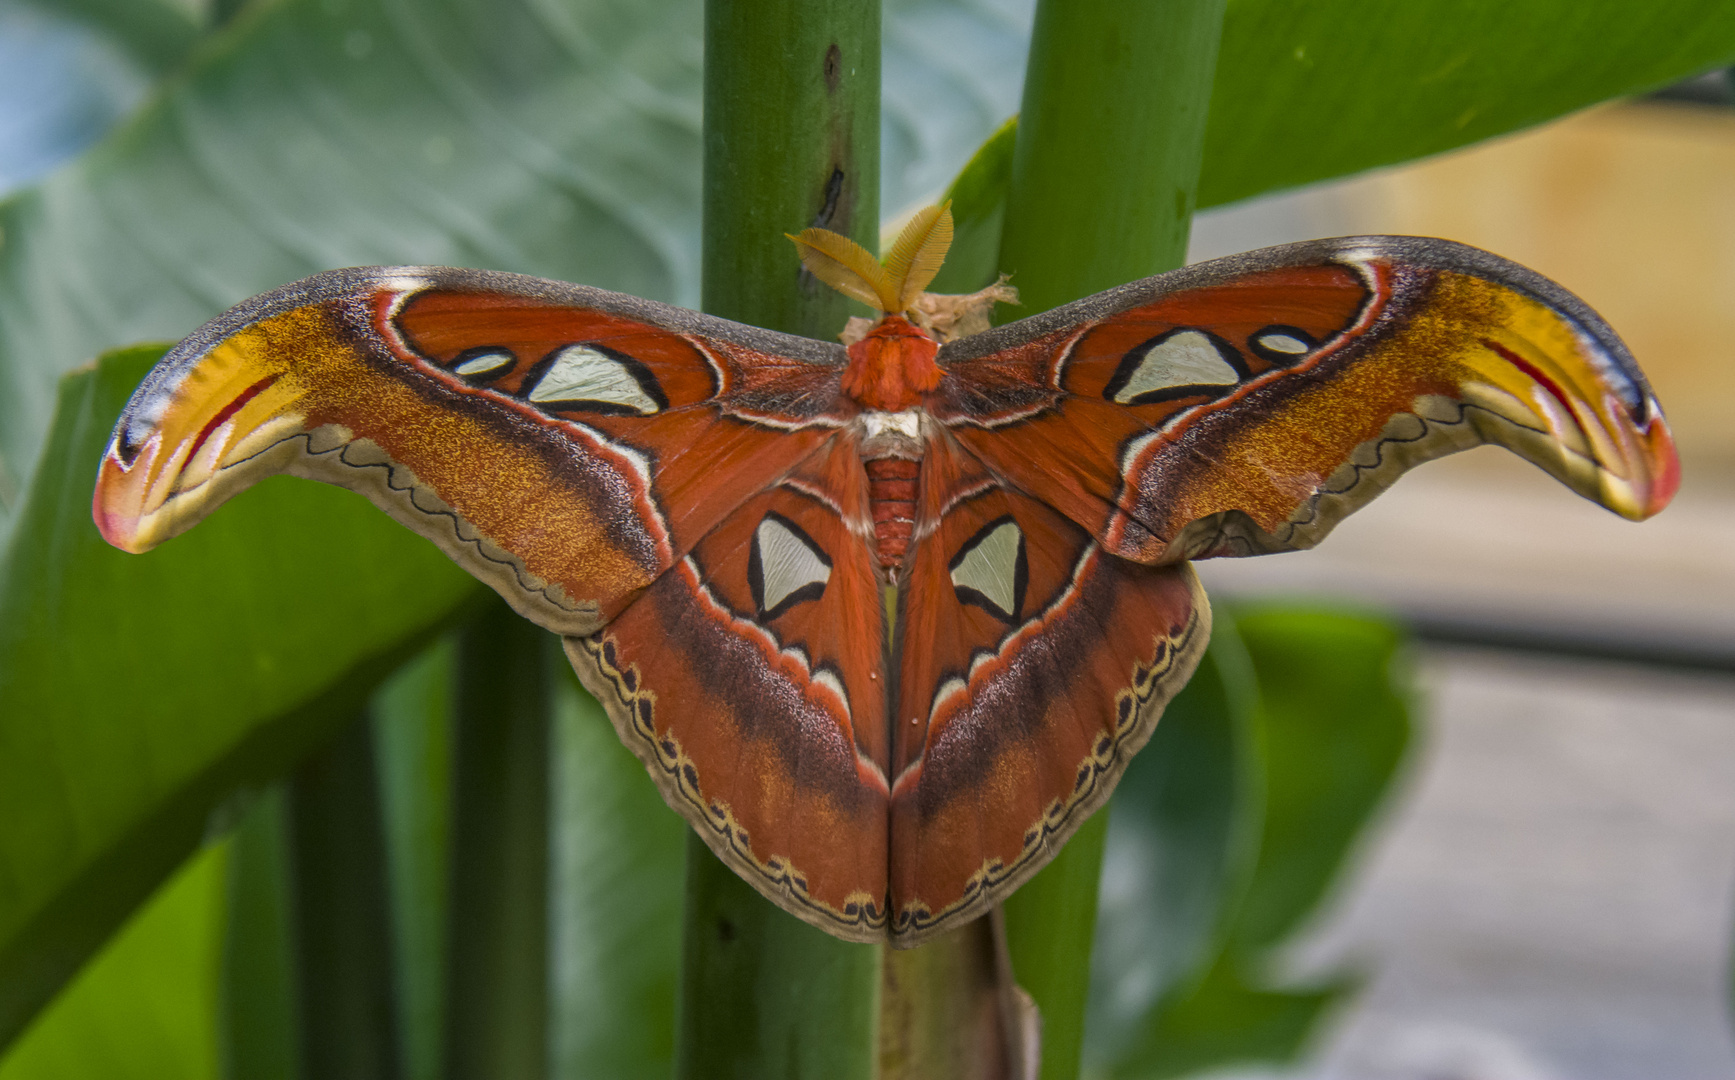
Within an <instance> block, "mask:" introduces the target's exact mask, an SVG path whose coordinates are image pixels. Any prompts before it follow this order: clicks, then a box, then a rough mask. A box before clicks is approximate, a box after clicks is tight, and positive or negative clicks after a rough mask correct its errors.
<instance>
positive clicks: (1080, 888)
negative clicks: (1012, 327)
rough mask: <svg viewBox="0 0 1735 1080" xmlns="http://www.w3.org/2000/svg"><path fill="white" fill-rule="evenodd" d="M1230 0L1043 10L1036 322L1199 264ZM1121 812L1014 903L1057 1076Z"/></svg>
mask: <svg viewBox="0 0 1735 1080" xmlns="http://www.w3.org/2000/svg"><path fill="white" fill-rule="evenodd" d="M1223 5H1224V0H1151V2H1148V3H1140V4H1127V3H1124V2H1121V0H1042V2H1041V3H1040V4H1039V5H1038V7H1037V12H1036V25H1035V29H1034V31H1033V33H1032V35H1031V41H1030V61H1029V66H1028V68H1027V70H1026V73H1025V79H1024V105H1023V112H1022V114H1021V118H1020V120H1019V130H1018V136H1017V145H1016V148H1015V149H1014V151H1013V162H1012V186H1011V189H1010V191H1009V193H1008V196H1007V205H1006V220H1005V224H1004V225H1003V228H1002V233H1001V247H1000V268H1001V269H1002V270H1004V271H1007V272H1010V273H1011V274H1012V275H1013V281H1014V283H1015V284H1016V285H1017V286H1018V290H1019V293H1020V295H1021V298H1022V299H1023V302H1024V306H1023V307H1022V308H1020V309H1017V311H1016V312H1015V314H1016V315H1017V316H1023V315H1029V314H1032V313H1034V312H1038V311H1044V310H1047V309H1048V308H1051V307H1055V306H1058V305H1060V304H1064V303H1067V302H1068V301H1071V300H1076V299H1078V298H1079V297H1081V296H1088V295H1090V294H1091V293H1094V292H1099V291H1101V290H1103V289H1106V288H1110V287H1112V286H1115V285H1119V284H1121V283H1123V282H1126V281H1131V280H1133V279H1135V278H1140V277H1145V276H1147V275H1150V274H1154V273H1158V272H1160V271H1163V270H1168V269H1172V268H1174V267H1176V266H1179V265H1181V263H1182V262H1183V261H1184V259H1185V258H1186V248H1187V231H1188V227H1189V225H1190V223H1191V218H1192V211H1193V206H1194V203H1195V193H1196V191H1197V188H1198V177H1199V159H1200V150H1201V148H1202V146H1203V144H1204V134H1205V117H1206V113H1207V109H1208V105H1209V103H1210V94H1211V79H1212V75H1213V73H1214V71H1215V68H1216V59H1217V42H1218V37H1219V35H1220V33H1221V30H1222V24H1223ZM1106 828H1107V814H1106V812H1100V813H1099V814H1098V815H1097V817H1096V819H1095V820H1094V821H1092V822H1089V823H1087V824H1086V825H1085V826H1084V827H1083V828H1082V829H1080V830H1079V832H1078V833H1077V834H1076V835H1074V837H1073V838H1072V841H1071V842H1070V843H1069V844H1068V846H1067V848H1066V850H1065V851H1063V852H1062V853H1061V855H1060V857H1059V858H1057V859H1055V861H1054V862H1053V863H1052V864H1051V865H1050V866H1049V867H1048V868H1046V869H1045V870H1043V871H1042V873H1040V874H1039V875H1037V877H1036V878H1034V879H1033V880H1032V881H1030V882H1029V883H1028V884H1026V885H1025V886H1024V888H1023V889H1021V890H1020V891H1019V892H1017V893H1016V894H1014V895H1013V896H1012V898H1011V899H1010V900H1008V901H1007V902H1006V909H1005V910H1006V928H1007V944H1008V946H1009V948H1010V949H1011V952H1012V966H1013V971H1014V973H1015V974H1016V976H1017V978H1018V982H1019V984H1020V985H1022V986H1023V987H1024V988H1025V989H1026V990H1028V991H1029V992H1030V994H1031V996H1033V997H1034V998H1035V999H1036V1002H1037V1005H1038V1007H1039V1008H1040V1009H1041V1010H1042V1021H1043V1023H1042V1036H1043V1054H1042V1077H1043V1080H1069V1078H1071V1077H1075V1076H1077V1075H1078V1068H1079V1054H1080V1051H1081V1049H1082V1046H1083V1039H1084V1009H1085V998H1086V994H1087V992H1088V988H1089V984H1090V945H1091V936H1092V933H1093V932H1094V929H1095V922H1096V891H1097V880H1098V878H1099V877H1100V875H1101V864H1102V845H1103V837H1104V835H1105V830H1106Z"/></svg>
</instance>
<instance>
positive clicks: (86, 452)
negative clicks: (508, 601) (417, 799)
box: [0, 349, 479, 1041]
mask: <svg viewBox="0 0 1735 1080" xmlns="http://www.w3.org/2000/svg"><path fill="white" fill-rule="evenodd" d="M158 351H159V350H153V349H141V350H134V351H131V352H127V353H122V354H117V355H113V356H109V357H106V358H104V360H103V361H102V362H101V364H100V365H99V366H97V367H96V368H93V369H87V370H84V371H81V372H79V373H77V374H75V375H72V376H69V377H68V378H67V379H66V380H65V382H64V384H63V387H62V393H61V399H60V405H59V408H58V410H57V414H56V415H57V419H56V423H55V426H54V432H53V438H52V440H51V443H50V452H49V454H48V456H47V458H46V459H45V460H46V462H47V467H46V468H45V469H44V470H43V473H42V476H41V478H40V481H39V483H38V484H37V485H36V487H35V489H34V491H33V493H32V496H31V499H30V501H29V502H28V503H27V505H26V507H25V510H24V513H23V514H22V515H21V518H20V522H19V528H18V530H17V531H16V532H15V534H14V536H13V538H12V544H11V547H10V549H9V550H8V551H7V556H6V559H5V561H4V562H3V563H0V701H3V702H5V708H4V709H0V1041H3V1040H5V1039H8V1038H10V1037H11V1036H12V1035H13V1034H14V1033H16V1032H17V1030H18V1029H19V1028H20V1027H21V1026H22V1024H23V1023H24V1022H25V1021H26V1020H28V1019H29V1017H30V1015H31V1014H32V1013H33V1012H34V1011H35V1009H36V1008H37V1007H38V1006H40V1005H41V1004H42V1003H43V1002H44V1001H45V1000H47V998H48V996H49V995H50V994H52V993H53V992H54V990H55V989H56V988H57V987H58V986H59V985H60V983H61V982H62V981H63V980H64V979H66V978H67V977H68V976H69V975H70V974H71V973H72V972H73V971H74V970H75V969H76V968H77V967H78V965H79V964H80V963H81V962H82V961H83V959H84V958H85V957H86V956H87V955H88V954H89V953H90V952H91V950H93V949H94V948H95V947H96V946H97V945H98V944H100V943H101V941H102V940H103V939H104V938H105V937H106V936H107V935H108V933H109V932H110V931H111V930H112V929H113V928H114V927H115V926H116V925H118V923H119V922H120V921H121V919H123V918H124V917H125V916H126V914H127V913H128V912H129V911H130V910H131V909H132V908H133V906H134V905H135V904H137V903H138V902H139V901H140V900H141V899H143V897H144V896H146V895H147V894H148V893H149V892H150V890H151V889H153V888H154V887H155V886H156V884H157V883H158V882H159V881H160V880H161V879H162V878H163V876H164V875H165V874H167V873H168V872H169V871H170V870H171V869H172V868H173V867H174V866H176V865H177V864H178V863H179V862H180V861H181V859H182V858H183V857H185V855H186V854H187V853H188V852H189V851H191V850H192V849H193V847H194V846H195V845H196V844H197V843H198V841H199V839H200V837H201V836H202V835H203V833H204V831H205V828H206V822H207V819H208V818H209V816H210V814H211V811H212V810H213V808H214V807H216V806H217V805H219V804H220V803H221V802H222V800H224V799H225V798H226V797H228V795H229V793H230V792H231V791H233V790H234V789H235V788H236V787H238V786H242V785H246V784H257V783H262V782H265V781H267V780H269V779H271V778H273V777H275V776H277V775H279V774H281V773H282V772H283V771H284V770H285V769H286V768H288V767H289V766H290V765H292V764H293V763H294V762H295V761H296V760H297V759H298V758H299V756H300V755H301V754H302V753H303V752H305V750H306V749H307V748H309V747H311V746H313V745H316V744H317V743H318V741H319V740H320V739H321V738H322V737H323V736H325V735H326V734H328V733H329V732H330V731H331V730H332V724H333V722H334V720H335V718H338V717H341V716H342V715H344V713H345V710H346V709H348V710H351V711H353V708H354V706H355V704H356V703H357V702H359V701H360V700H361V697H362V695H364V694H365V693H366V692H367V691H368V689H369V688H370V687H371V685H372V683H373V682H375V681H376V680H377V679H378V678H379V677H380V676H381V675H382V674H383V673H385V672H388V671H390V670H391V667H392V666H393V665H394V664H395V663H396V661H397V660H398V659H399V658H400V657H401V656H402V655H403V654H404V652H405V650H406V649H407V648H409V647H410V646H412V645H413V644H414V643H415V640H416V635H418V634H420V633H425V632H426V631H427V630H428V629H429V628H433V627H437V626H438V625H439V624H440V623H441V622H442V621H443V620H447V619H449V618H451V617H452V616H453V615H454V614H455V613H456V612H457V611H458V610H459V609H460V607H461V606H462V605H463V604H464V603H465V602H466V601H467V600H469V599H470V598H471V597H473V596H474V595H475V594H476V592H477V590H478V588H479V586H477V585H475V584H474V582H473V581H472V580H471V579H470V578H469V577H467V576H466V575H464V574H463V573H462V572H460V571H459V570H457V569H456V568H455V567H454V566H453V565H452V564H451V563H449V562H448V561H447V560H446V559H445V557H444V556H443V555H441V554H440V553H439V552H438V551H436V550H435V549H434V548H433V547H431V546H430V545H428V544H425V543H423V542H422V541H420V540H419V539H417V538H415V537H414V536H412V535H411V534H410V533H408V532H407V531H405V530H402V529H398V528H396V527H395V526H391V525H390V524H389V523H388V522H387V521H386V520H385V519H384V517H383V516H382V515H380V514H379V513H378V512H377V511H376V510H374V509H373V508H372V507H371V506H369V505H368V504H367V503H366V502H365V501H363V500H362V499H361V498H359V497H357V496H355V495H351V494H349V493H347V492H343V491H340V490H338V489H336V488H330V487H326V486H324V485H319V484H310V483H307V482H305V481H299V480H293V479H289V478H279V479H277V480H273V481H270V482H267V483H266V484H264V485H261V486H260V487H259V488H257V489H255V490H253V491H251V492H249V493H247V494H245V495H242V496H241V497H240V498H238V499H236V500H235V501H234V503H233V504H232V505H231V506H229V507H227V508H226V509H225V510H224V512H223V513H221V514H218V515H217V516H216V517H214V518H213V519H212V520H211V521H210V522H208V523H206V524H205V525H204V526H202V527H201V528H199V529H197V530H195V531H194V532H192V533H190V534H188V535H187V536H185V537H181V538H179V539H177V540H174V541H171V542H170V543H168V544H166V545H164V546H163V547H162V548H161V549H160V550H158V551H156V552H154V553H152V554H151V555H149V556H144V557H140V556H133V555H126V554H123V553H121V552H119V551H116V550H114V549H113V548H110V547H109V546H108V545H107V544H105V543H104V542H103V540H102V538H101V537H100V536H99V535H98V534H97V532H96V527H95V525H94V524H92V522H91V519H90V500H91V490H92V486H93V482H94V479H95V478H94V470H93V463H94V462H95V461H96V460H97V458H98V456H99V455H100V454H101V452H102V448H103V446H104V444H105V443H106V442H107V439H108V432H109V429H110V426H111V425H112V424H113V421H114V417H115V415H116V414H117V413H118V412H119V411H120V406H121V404H122V402H123V401H124V400H125V398H126V396H127V395H128V394H129V393H130V392H131V389H132V387H133V385H134V384H135V383H136V382H137V381H138V379H139V378H140V377H141V376H142V374H143V373H144V371H145V370H146V368H148V366H149V365H150V363H151V362H152V361H153V360H154V359H155V358H156V354H157V352H158Z"/></svg>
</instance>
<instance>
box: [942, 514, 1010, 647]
mask: <svg viewBox="0 0 1735 1080" xmlns="http://www.w3.org/2000/svg"><path fill="white" fill-rule="evenodd" d="M1027 575H1028V570H1027V568H1026V564H1025V560H1024V531H1023V530H1022V529H1020V528H1019V527H1018V524H1017V522H1015V521H1013V520H1012V519H1011V518H1003V519H1002V520H1000V521H998V522H994V523H992V524H990V525H989V526H988V527H987V528H985V529H984V530H983V531H982V532H979V533H977V534H976V535H975V536H974V537H972V538H971V540H970V542H969V543H967V544H965V545H964V548H963V550H962V551H960V552H958V554H957V556H956V557H954V558H953V559H952V587H953V588H954V589H956V590H957V591H958V597H959V599H960V600H963V601H965V602H966V603H970V602H974V603H977V604H980V605H981V606H983V607H986V608H988V609H989V610H990V611H991V612H993V613H994V614H995V615H998V616H999V617H1000V618H1002V619H1005V620H1006V621H1007V622H1011V621H1012V620H1013V619H1014V618H1015V617H1016V616H1017V614H1018V609H1019V607H1020V606H1021V605H1022V601H1023V599H1024V596H1023V593H1024V585H1025V578H1026V576H1027Z"/></svg>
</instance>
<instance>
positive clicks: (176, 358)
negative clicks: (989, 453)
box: [94, 267, 848, 633]
mask: <svg viewBox="0 0 1735 1080" xmlns="http://www.w3.org/2000/svg"><path fill="white" fill-rule="evenodd" d="M840 354H841V350H840V349H837V348H836V347H833V346H827V345H824V344H823V343H819V342H809V341H805V340H804V339H800V338H793V337H788V336H786V335H776V334H768V333H766V332H764V331H757V330H753V329H751V328H748V327H739V326H736V325H735V324H731V323H726V322H724V321H723V320H718V319H708V318H707V317H705V316H700V315H697V314H696V313H693V312H686V311H682V310H681V309H677V308H670V307H667V306H665V305H661V304H653V303H649V302H647V301H642V300H637V299H635V298H632V297H625V296H621V295H619V294H614V293H606V292H603V291H601V290H596V289H586V288H583V287H581V286H572V285H565V284H562V283H558V282H547V281H540V280H538V279H534V278H525V277H520V276H518V275H510V274H493V273H485V272H480V271H464V270H452V269H448V268H415V267H400V268H373V269H360V270H342V271H332V272H330V273H326V274H321V275H317V276H315V277H313V278H310V279H307V280H306V281H303V282H298V283H296V284H295V285H292V286H287V287H285V288H283V289H280V290H277V291H276V292H273V293H268V294H266V295H264V296H261V297H258V298H256V299H255V300H252V301H249V302H248V303H247V304H244V305H242V306H240V307H238V308H236V309H234V310H233V311H231V312H229V313H227V314H225V315H224V316H222V317H220V318H218V319H217V320H214V321H213V322H212V323H210V324H209V325H207V326H206V327H205V328H203V329H202V330H200V331H199V332H198V333H196V334H194V335H193V336H191V337H189V338H188V339H187V340H186V341H184V342H182V343H181V344H180V345H179V346H177V347H176V348H175V349H174V350H172V351H171V352H170V353H169V354H168V356H166V357H165V358H164V360H163V361H162V363H160V364H159V365H158V367H157V368H156V369H155V370H154V371H153V372H152V374H151V375H150V377H149V378H148V379H147V380H146V382H145V383H144V384H143V385H142V386H141V387H140V389H139V390H138V392H137V393H136V394H135V395H134V397H133V399H132V401H131V402H130V403H129V405H128V406H127V409H126V410H125V412H124V413H123V415H122V418H121V421H120V423H119V425H118V426H117V429H116V433H115V436H114V439H113V441H112V443H111V445H110V448H109V452H108V454H107V455H106V456H105V459H104V462H103V465H102V469H101V472H100V474H99V478H98V485H97V491H96V495H95V505H94V511H95V515H96V518H97V521H98V524H99V526H101V527H102V529H103V531H104V534H105V535H106V536H108V537H109V539H110V540H111V542H114V543H116V544H117V545H118V546H121V547H124V548H127V549H129V550H135V551H139V550H144V549H146V548H148V547H151V546H153V545H154V544H156V543H159V542H161V541H163V540H165V539H167V538H169V537H170V536H173V535H175V534H176V533H178V532H180V531H182V530H184V529H186V528H188V527H190V526H191V525H192V524H193V523H195V522H197V521H198V520H200V519H201V518H202V517H203V516H204V515H205V514H207V513H209V512H210V511H211V510H213V509H214V508H215V507H216V506H217V505H219V504H220V503H221V502H222V501H223V500H224V499H226V498H228V497H229V496H230V495H232V494H234V493H235V492H237V491H239V490H241V489H242V488H245V487H247V486H249V485H251V484H252V483H254V482H256V481H257V480H258V479H260V478H261V477H263V476H265V475H269V474H270V473H274V472H289V473H293V474H297V475H302V476H307V477H311V478H314V479H319V480H325V481H328V482H331V483H335V484H338V485H340V486H343V487H348V488H351V489H353V490H356V491H359V492H361V493H362V494H364V495H366V496H368V497H369V498H370V499H371V500H372V501H374V502H375V503H376V504H377V505H379V506H380V507H381V508H382V509H384V510H385V511H386V512H387V513H389V514H391V515H392V516H393V517H395V518H396V519H397V520H399V521H400V522H402V523H403V524H405V525H407V526H408V527H410V528H411V529H413V530H415V531H416V532H418V533H420V534H422V535H423V536H425V537H427V538H428V539H430V540H432V541H433V542H434V543H436V544H437V545H439V546H440V547H441V548H442V549H443V550H445V551H446V552H447V553H448V554H449V555H451V557H452V558H453V559H454V560H456V561H457V562H458V563H459V564H460V565H463V566H464V567H465V568H466V569H468V570H470V571H471V572H472V573H473V574H475V575H476V576H477V577H478V578H480V579H481V580H483V581H484V582H485V583H487V584H489V585H491V586H492V587H494V588H495V589H496V590H497V591H499V592H500V593H501V595H502V596H504V597H505V598H506V599H507V601H508V602H510V603H511V604H513V606H515V607H516V608H517V609H518V610H519V611H520V612H521V613H522V614H524V615H525V616H527V617H529V618H531V619H533V620H534V621H536V622H538V623H540V624H542V625H544V626H546V627H548V628H550V629H553V630H557V631H560V632H563V633H588V632H590V631H593V630H595V629H596V628H597V627H598V626H600V625H601V624H602V623H603V622H604V621H606V619H607V618H608V617H610V616H611V615H612V614H613V613H614V612H615V611H616V610H618V608H619V606H620V605H621V604H623V603H625V602H627V601H628V600H630V599H631V597H632V596H633V595H636V593H637V592H638V591H639V590H641V589H643V588H644V587H646V586H647V585H648V584H649V583H650V582H651V581H652V580H654V579H655V578H656V576H657V575H658V574H660V573H662V572H664V571H665V570H666V569H667V568H669V567H670V566H672V565H673V564H674V563H675V561H676V560H677V559H678V558H679V557H680V555H681V554H682V553H683V552H684V551H686V550H687V549H688V548H689V547H690V546H691V544H692V543H694V542H696V541H697V539H698V538H699V537H700V536H702V535H704V533H705V532H706V531H708V530H709V529H710V528H711V527H712V526H713V525H714V524H715V523H716V522H717V521H718V520H720V519H721V518H722V517H723V516H724V515H725V514H727V513H728V512H729V511H730V510H732V509H733V508H734V507H735V506H736V505H739V503H740V502H741V501H743V500H744V499H746V498H748V497H749V496H751V495H752V494H753V493H755V492H757V491H759V490H762V489H763V488H764V487H765V486H766V485H767V484H769V483H770V482H771V481H772V480H774V479H775V478H776V477H777V476H778V475H780V474H782V473H783V472H786V471H787V470H788V469H789V468H791V467H792V466H794V465H795V464H796V463H797V462H799V461H800V460H801V459H802V458H803V457H804V456H806V455H808V454H810V453H812V452H813V451H814V450H815V449H816V448H817V447H819V446H821V445H823V444H824V443H825V441H827V440H828V439H830V438H832V437H833V436H834V435H835V434H836V433H837V431H838V430H839V429H840V428H841V426H842V425H843V424H844V423H846V422H847V419H848V418H847V416H846V415H844V414H842V413H840V412H838V411H837V409H838V404H837V393H836V384H837V381H838V378H839V370H838V368H837V365H836V363H835V362H836V361H837V360H838V359H839V355H840ZM720 468H722V469H726V470H727V472H726V474H724V475H723V477H721V478H719V475H718V470H719V469H720ZM671 495H673V496H674V497H673V498H671V497H670V496H671Z"/></svg>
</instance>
